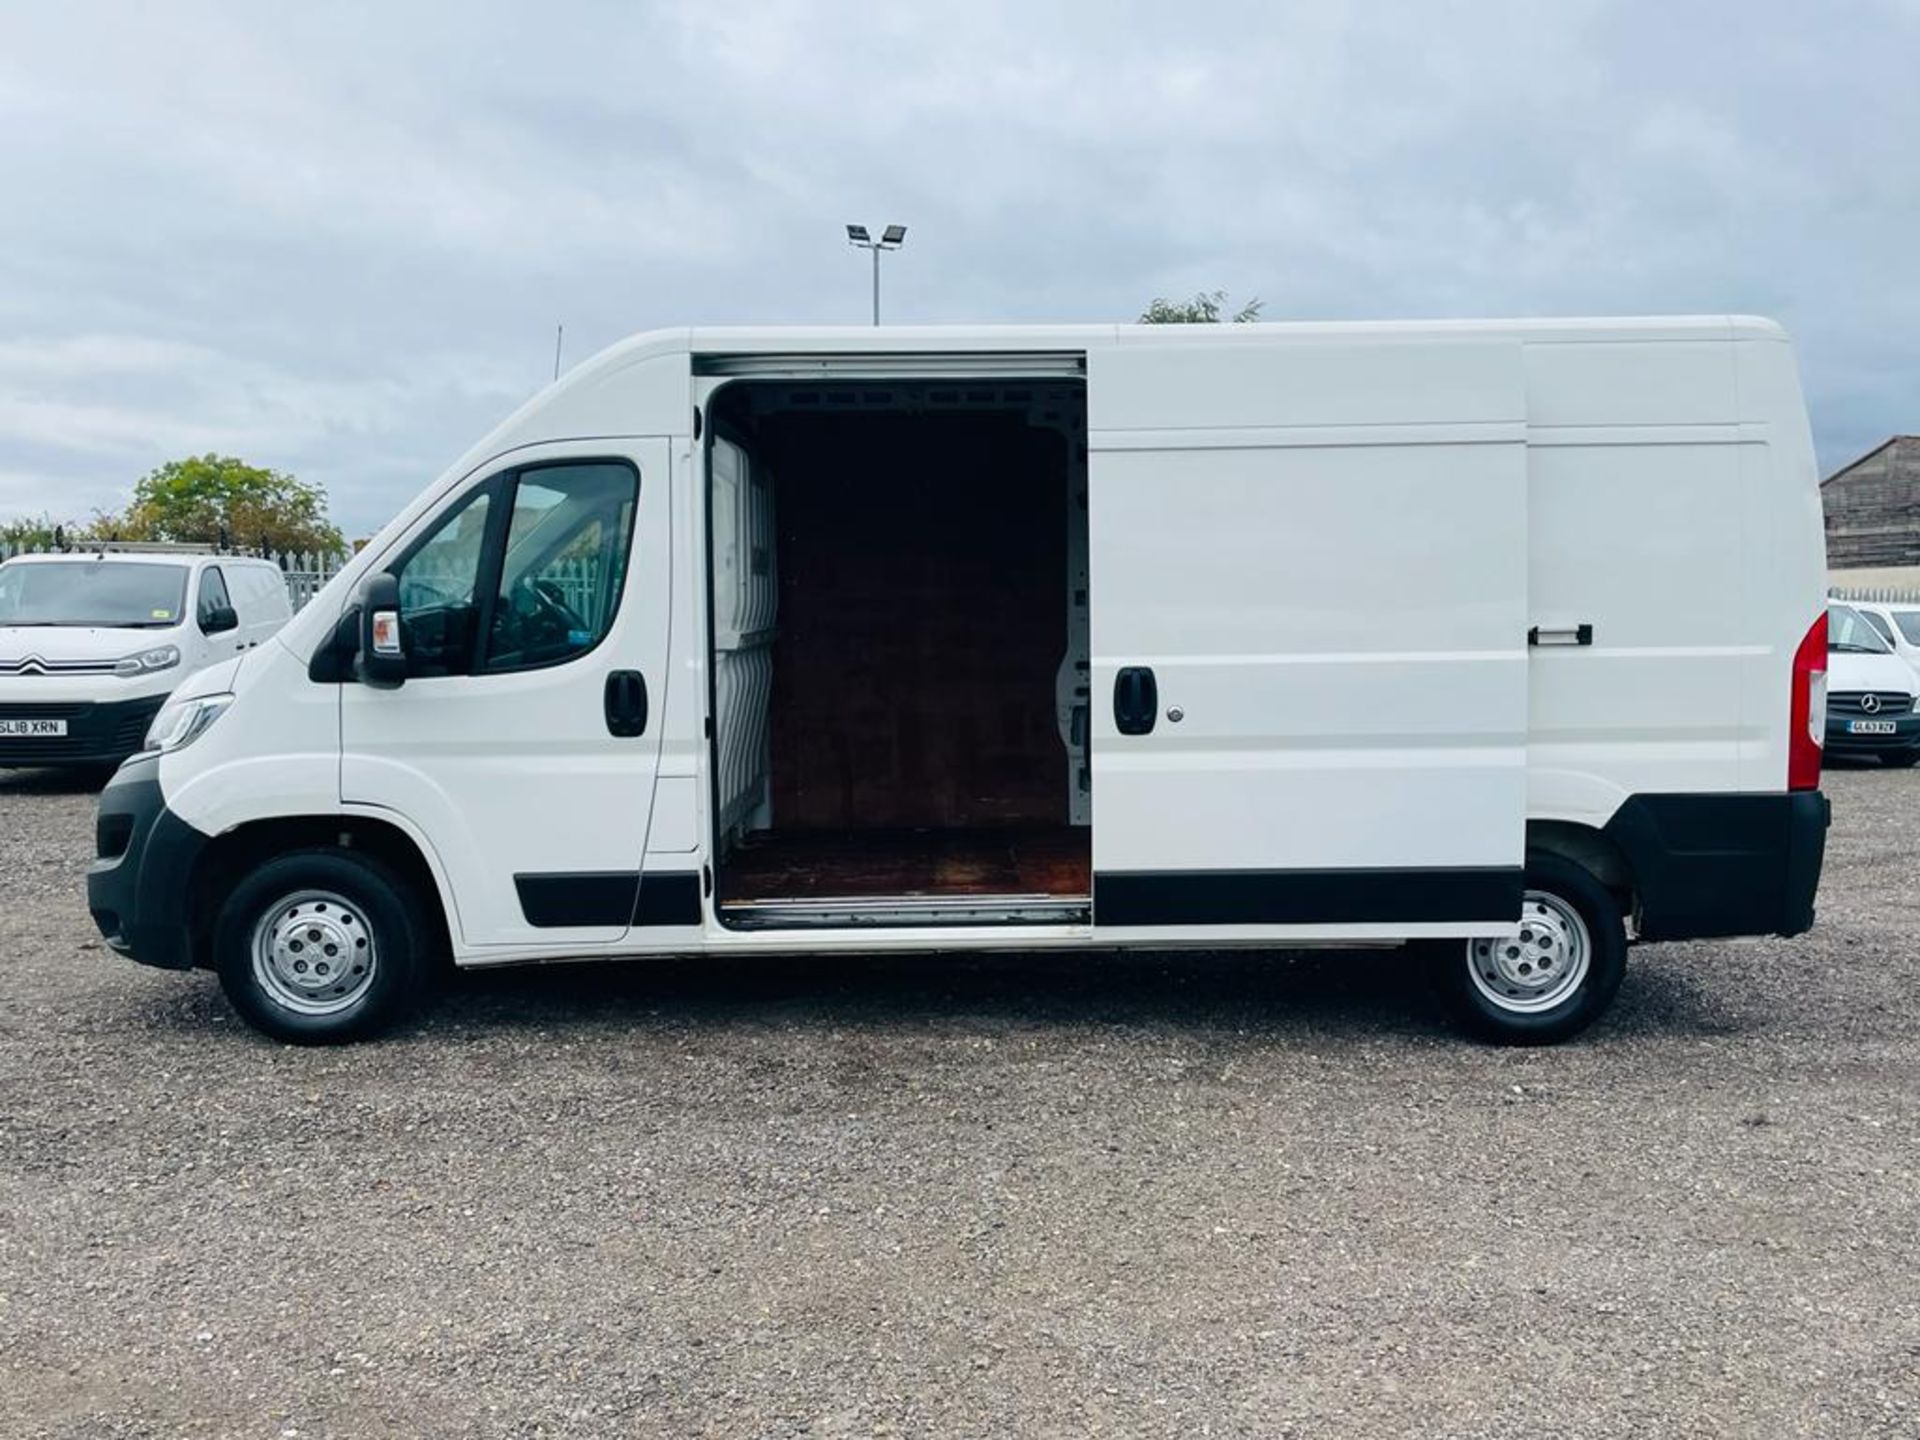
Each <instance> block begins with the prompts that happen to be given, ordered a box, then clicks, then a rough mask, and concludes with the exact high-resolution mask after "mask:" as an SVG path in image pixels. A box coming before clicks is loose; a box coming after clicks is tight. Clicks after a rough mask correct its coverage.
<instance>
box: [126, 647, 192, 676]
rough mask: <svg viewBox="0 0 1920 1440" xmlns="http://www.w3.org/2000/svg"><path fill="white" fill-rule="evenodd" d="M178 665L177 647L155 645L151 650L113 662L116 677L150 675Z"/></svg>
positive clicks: (178, 653) (178, 650)
mask: <svg viewBox="0 0 1920 1440" xmlns="http://www.w3.org/2000/svg"><path fill="white" fill-rule="evenodd" d="M179 663H180V647H179V646H178V645H156V646H154V648H153V649H151V650H142V651H141V652H140V653H139V654H138V655H129V656H127V658H126V659H124V660H118V661H115V662H114V666H113V673H114V674H116V675H151V674H152V673H153V672H154V671H156V670H171V669H172V668H173V667H174V666H176V665H178V664H179Z"/></svg>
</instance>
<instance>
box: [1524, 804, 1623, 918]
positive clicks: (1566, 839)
mask: <svg viewBox="0 0 1920 1440" xmlns="http://www.w3.org/2000/svg"><path fill="white" fill-rule="evenodd" d="M1527 850H1528V852H1529V853H1533V852H1535V851H1539V852H1542V853H1544V854H1548V855H1557V856H1559V857H1560V858H1561V859H1562V860H1566V861H1568V862H1570V863H1571V864H1574V865H1578V866H1579V867H1580V868H1581V869H1583V870H1585V871H1586V872H1587V873H1588V874H1589V875H1591V876H1593V878H1594V879H1596V880H1598V881H1599V882H1600V883H1601V884H1602V885H1603V886H1605V887H1606V890H1607V893H1608V894H1610V895H1612V896H1613V898H1614V900H1615V901H1616V902H1617V903H1618V904H1619V906H1620V913H1621V914H1622V915H1626V916H1631V915H1632V914H1633V913H1634V896H1635V885H1634V875H1633V865H1632V864H1631V862H1629V861H1628V859H1627V854H1626V851H1624V850H1622V849H1621V848H1620V846H1619V844H1618V843H1617V842H1616V841H1615V840H1614V839H1613V838H1612V837H1611V836H1609V835H1607V834H1606V833H1605V832H1604V831H1601V830H1596V829H1595V828H1594V827H1593V826H1591V825H1582V824H1580V823H1579V822H1578V821H1575V820H1529V821H1528V822H1527Z"/></svg>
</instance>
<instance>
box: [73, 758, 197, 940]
mask: <svg viewBox="0 0 1920 1440" xmlns="http://www.w3.org/2000/svg"><path fill="white" fill-rule="evenodd" d="M206 845H207V837H206V836H205V835H202V834H201V833H200V832H199V831H198V830H196V829H194V828H193V827H192V826H191V825H189V824H187V822H186V821H184V820H182V819H181V818H180V817H179V816H178V815H175V814H174V813H173V812H172V811H171V810H169V809H168V808H167V803H166V798H165V796H164V795H163V794H162V793H161V789H160V757H159V756H157V755H151V756H142V757H140V758H139V759H136V760H132V761H129V762H128V763H127V764H125V765H122V766H121V767H120V769H119V772H118V773H117V774H115V775H114V777H113V779H112V780H111V781H109V782H108V783H107V788H106V789H104V790H102V791H101V792H100V804H99V808H98V810H97V811H96V812H95V818H94V852H95V857H96V858H95V859H94V862H93V864H92V865H91V866H89V867H88V869H87V908H88V909H89V910H91V911H92V912H93V923H94V924H95V925H97V926H99V927H100V933H101V934H102V935H103V936H105V937H106V941H107V944H109V945H111V946H112V947H113V948H114V949H115V950H117V951H119V952H120V953H121V954H122V955H126V956H129V957H130V958H132V959H134V960H137V961H139V962H140V963H141V964H142V965H155V966H159V967H160V968H161V969H164V970H191V969H192V968H193V966H194V963H195V960H196V956H195V954H194V946H193V928H192V913H191V909H190V906H191V904H192V893H191V892H192V883H191V882H192V879H193V870H194V866H195V864H196V863H197V862H198V861H199V858H200V854H201V852H202V851H203V850H204V849H205V848H206Z"/></svg>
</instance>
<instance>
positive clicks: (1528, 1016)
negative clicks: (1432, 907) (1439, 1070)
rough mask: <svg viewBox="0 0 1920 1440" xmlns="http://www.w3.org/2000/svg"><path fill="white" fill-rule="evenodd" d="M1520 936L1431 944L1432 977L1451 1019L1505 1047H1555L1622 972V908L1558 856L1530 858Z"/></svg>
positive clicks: (1600, 1003)
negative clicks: (1433, 951) (1432, 955)
mask: <svg viewBox="0 0 1920 1440" xmlns="http://www.w3.org/2000/svg"><path fill="white" fill-rule="evenodd" d="M1525 887H1526V888H1525V893H1524V895H1523V897H1522V900H1521V907H1520V930H1519V933H1518V934H1517V935H1513V936H1506V937H1500V938H1488V939H1477V940H1467V941H1450V942H1446V943H1444V944H1439V945H1436V946H1435V947H1434V949H1435V951H1436V954H1435V956H1434V963H1435V973H1434V981H1435V984H1436V987H1437V989H1438V991H1439V996H1440V999H1441V1002H1442V1004H1443V1005H1444V1006H1445V1008H1446V1009H1447V1011H1448V1012H1449V1014H1450V1015H1451V1016H1452V1018H1453V1019H1454V1020H1455V1021H1456V1022H1457V1023H1459V1024H1460V1025H1462V1026H1463V1027H1464V1028H1466V1029H1468V1030H1470V1031H1472V1032H1473V1033H1474V1034H1476V1035H1478V1036H1480V1037H1481V1038H1482V1039H1484V1040H1491V1041H1493V1042H1494V1043H1496V1044H1501V1045H1551V1044H1554V1043H1556V1042H1558V1041H1561V1040H1566V1039H1568V1038H1570V1037H1572V1036H1574V1035H1577V1034H1579V1033H1580V1032H1581V1031H1582V1030H1584V1029H1586V1028H1587V1026H1589V1025H1591V1024H1592V1023H1593V1022H1594V1021H1595V1020H1597V1019H1599V1018H1600V1016H1601V1015H1602V1014H1603V1013H1604V1012H1605V1011H1606V1009H1607V1007H1608V1006H1609V1005H1611V1004H1612V1003H1613V997H1614V995H1615V993H1616V992H1617V991H1618V990H1619V989H1620V981H1621V978H1622V977H1623V976H1624V975H1625V974H1626V966H1627V932H1626V924H1625V922H1624V920H1623V919H1622V917H1621V914H1620V906H1619V904H1618V903H1617V902H1616V901H1615V899H1614V897H1613V896H1612V895H1611V894H1609V893H1608V891H1607V889H1606V887H1605V886H1603V885H1602V884H1601V883H1600V882H1599V881H1598V880H1596V879H1595V878H1594V877H1593V875H1592V874H1591V873H1590V872H1588V871H1587V870H1585V869H1584V868H1582V867H1581V866H1579V865H1576V864H1574V863H1573V862H1572V861H1569V860H1563V859H1561V858H1560V857H1559V856H1557V855H1532V856H1529V857H1528V859H1527V873H1526V881H1525Z"/></svg>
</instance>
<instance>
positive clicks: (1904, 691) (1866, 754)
mask: <svg viewBox="0 0 1920 1440" xmlns="http://www.w3.org/2000/svg"><path fill="white" fill-rule="evenodd" d="M1876 618H1878V617H1876V616H1875V615H1874V614H1873V613H1872V611H1870V610H1869V609H1868V608H1867V607H1866V606H1865V605H1856V604H1842V603H1840V602H1839V601H1832V602H1830V603H1829V604H1828V606H1827V743H1826V750H1827V753H1828V754H1829V755H1834V756H1840V755H1846V756H1849V757H1852V758H1857V759H1866V758H1872V759H1876V760H1878V761H1879V762H1880V763H1881V764H1882V765H1891V766H1895V767H1897V768H1901V769H1904V768H1906V767H1907V766H1910V765H1913V764H1915V763H1920V675H1916V674H1915V673H1914V669H1913V666H1912V665H1911V664H1909V663H1908V662H1907V661H1906V660H1905V659H1903V658H1901V656H1900V655H1899V654H1898V653H1897V652H1896V651H1895V649H1894V647H1893V646H1892V645H1890V644H1889V643H1888V642H1887V640H1886V639H1885V638H1884V637H1885V634H1886V632H1885V631H1884V630H1883V629H1882V628H1881V626H1879V625H1876V624H1874V623H1872V622H1873V621H1874V620H1875V619H1876Z"/></svg>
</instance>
